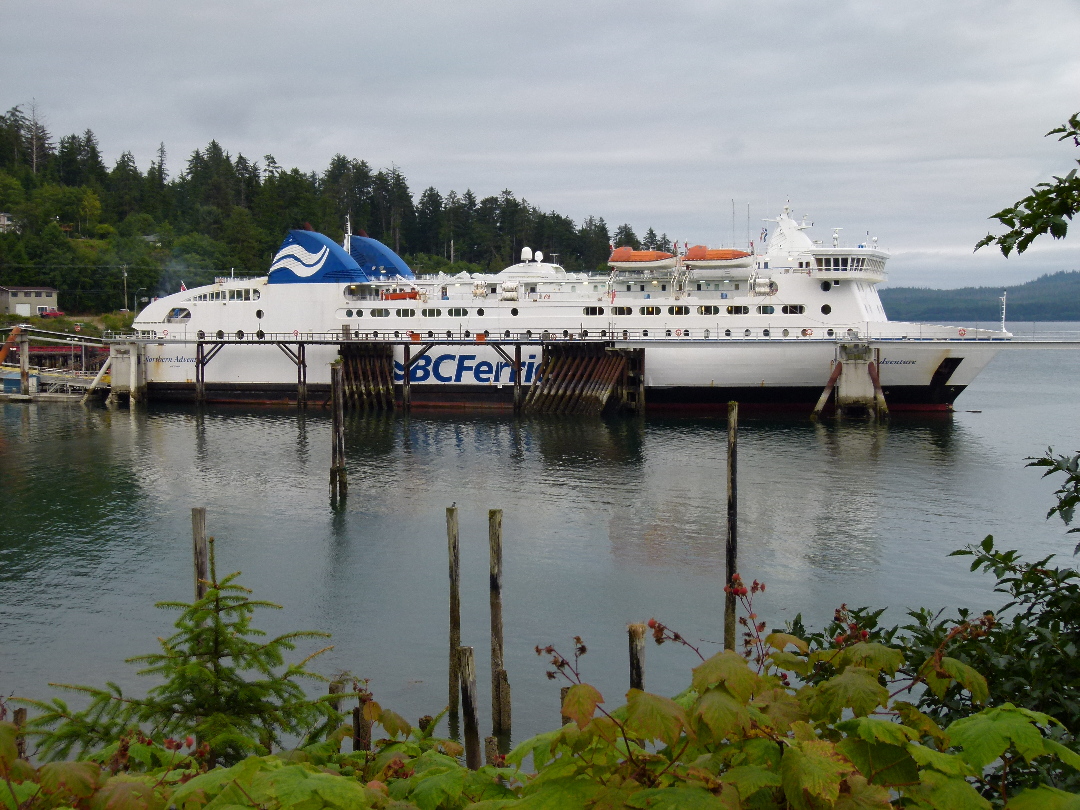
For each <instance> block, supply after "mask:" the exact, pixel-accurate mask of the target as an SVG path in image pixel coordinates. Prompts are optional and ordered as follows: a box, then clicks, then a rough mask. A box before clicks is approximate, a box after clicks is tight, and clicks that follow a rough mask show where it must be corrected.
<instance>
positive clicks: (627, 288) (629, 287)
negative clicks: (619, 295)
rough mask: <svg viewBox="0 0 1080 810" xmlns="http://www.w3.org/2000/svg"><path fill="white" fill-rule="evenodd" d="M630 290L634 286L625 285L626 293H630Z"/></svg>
mask: <svg viewBox="0 0 1080 810" xmlns="http://www.w3.org/2000/svg"><path fill="white" fill-rule="evenodd" d="M632 289H634V285H633V284H627V285H626V291H627V292H630V291H631V290H632Z"/></svg>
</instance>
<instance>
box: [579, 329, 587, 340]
mask: <svg viewBox="0 0 1080 810" xmlns="http://www.w3.org/2000/svg"><path fill="white" fill-rule="evenodd" d="M581 336H582V337H583V338H587V337H588V336H589V330H588V329H582V330H581Z"/></svg>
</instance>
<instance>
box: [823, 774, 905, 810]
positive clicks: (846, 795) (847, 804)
mask: <svg viewBox="0 0 1080 810" xmlns="http://www.w3.org/2000/svg"><path fill="white" fill-rule="evenodd" d="M845 781H846V783H847V785H846V787H847V790H845V791H843V792H842V793H841V794H840V798H839V799H837V800H836V804H834V805H833V806H832V810H892V808H893V807H894V806H895V805H893V803H892V801H891V798H892V797H891V796H890V795H889V791H887V790H886V789H885V788H883V787H880V786H878V785H871V784H870V783H869V782H867V781H866V779H864V778H863V777H862V776H861V775H859V774H857V773H853V774H851V775H850V776H849V777H848V778H847V779H846V780H845Z"/></svg>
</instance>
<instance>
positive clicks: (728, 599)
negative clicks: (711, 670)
mask: <svg viewBox="0 0 1080 810" xmlns="http://www.w3.org/2000/svg"><path fill="white" fill-rule="evenodd" d="M727 450H728V455H727V555H726V565H725V567H724V573H725V575H726V583H725V584H726V585H731V580H732V578H733V577H734V576H735V574H736V573H737V572H738V570H739V531H738V530H739V486H738V483H739V482H738V461H739V403H738V402H729V403H728V434H727ZM724 597H725V598H724V649H725V650H734V649H735V594H734V592H733V591H732V590H731V589H730V588H729V589H728V591H727V592H726V593H725V594H724Z"/></svg>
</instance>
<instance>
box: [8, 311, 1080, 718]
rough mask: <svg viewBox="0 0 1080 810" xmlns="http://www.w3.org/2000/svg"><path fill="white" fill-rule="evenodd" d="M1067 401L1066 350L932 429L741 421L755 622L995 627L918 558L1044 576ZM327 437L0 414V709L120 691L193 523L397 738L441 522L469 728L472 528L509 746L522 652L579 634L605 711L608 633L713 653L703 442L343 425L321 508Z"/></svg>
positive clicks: (441, 424)
mask: <svg viewBox="0 0 1080 810" xmlns="http://www.w3.org/2000/svg"><path fill="white" fill-rule="evenodd" d="M1068 326H1070V325H1065V328H1067V327H1068ZM1071 326H1072V328H1080V325H1075V324H1074V325H1071ZM1040 328H1046V329H1052V328H1062V325H1059V324H1058V325H1052V324H1047V325H1045V327H1043V326H1042V325H1040ZM1024 329H1025V331H1026V333H1028V334H1030V326H1027V327H1024ZM1078 402H1080V351H1075V350H1072V351H1045V350H1042V351H1009V352H1004V353H1002V354H1001V355H999V356H998V357H997V359H995V360H994V362H993V363H992V364H991V365H990V366H989V367H988V368H987V370H986V371H985V372H984V373H983V375H982V376H981V377H980V378H979V379H978V380H977V381H976V384H975V385H974V386H973V387H972V388H971V389H969V390H968V391H967V392H966V393H965V394H964V395H963V396H962V397H961V398H960V400H959V401H958V403H957V408H958V410H957V412H956V413H955V414H953V415H952V416H944V417H937V418H931V419H916V420H913V419H910V418H894V419H893V420H892V421H891V422H889V423H888V424H886V425H870V424H867V423H865V422H847V423H835V422H833V421H831V420H830V421H826V422H824V423H822V424H819V425H812V424H810V423H809V422H808V421H805V420H802V419H788V420H777V419H775V418H770V419H755V418H750V417H748V416H745V415H744V418H743V419H742V424H741V433H740V455H739V459H740V519H741V528H740V532H741V543H740V568H741V570H742V572H743V574H744V576H746V577H747V578H748V579H750V578H758V579H763V580H765V581H766V582H767V583H768V591H767V594H766V598H764V599H763V601H761V602H760V603H759V607H760V613H761V614H762V615H763V616H765V617H766V618H767V619H768V620H769V622H770V624H771V625H773V626H775V625H779V624H782V623H783V622H784V621H787V620H789V619H790V618H792V617H793V616H794V615H795V614H796V613H797V612H799V611H802V612H803V613H804V614H805V615H806V617H807V619H808V621H809V622H810V623H811V624H813V625H818V626H820V625H821V624H822V623H823V622H824V621H826V620H827V619H828V618H829V617H830V616H831V615H832V611H833V609H834V608H835V607H836V606H837V605H838V604H839V603H840V602H848V603H849V604H856V605H864V604H871V605H879V606H882V605H889V606H891V607H892V608H893V609H894V610H893V615H894V616H895V617H896V618H898V619H899V618H901V617H902V610H903V608H905V607H911V606H917V605H926V606H932V607H946V606H947V607H955V606H958V605H968V606H972V607H996V606H997V605H998V604H1000V602H1001V599H1000V598H999V597H998V596H997V595H994V594H993V593H991V591H990V586H989V583H988V581H987V580H985V579H982V578H980V577H978V576H975V575H972V574H969V573H967V566H966V564H965V563H964V562H963V560H957V559H949V558H947V557H946V555H947V553H948V552H949V551H951V550H953V549H955V548H958V547H960V546H962V545H964V544H966V543H969V542H973V541H977V540H979V539H981V538H982V537H983V536H984V535H986V534H987V533H993V534H995V535H996V536H997V537H998V539H999V542H1000V543H1001V544H1002V545H1004V546H1008V547H1017V548H1020V549H1022V550H1025V551H1027V552H1028V553H1030V554H1036V553H1040V554H1041V553H1050V552H1057V553H1060V554H1063V555H1064V556H1065V557H1066V558H1069V557H1070V555H1071V550H1072V546H1073V544H1074V542H1075V537H1073V538H1072V539H1071V540H1070V539H1069V538H1068V537H1067V536H1066V535H1065V529H1064V527H1063V526H1062V524H1061V523H1060V522H1059V521H1057V520H1056V519H1055V521H1053V522H1047V521H1045V520H1044V515H1045V513H1046V510H1047V509H1048V508H1049V507H1050V506H1051V505H1052V503H1053V500H1052V497H1051V494H1050V493H1051V491H1052V489H1053V488H1054V487H1053V486H1051V485H1050V484H1049V483H1048V482H1045V481H1041V480H1040V474H1039V472H1038V471H1036V470H1030V469H1025V467H1024V458H1025V457H1027V456H1031V455H1037V454H1039V453H1041V452H1043V451H1045V449H1046V448H1047V446H1050V445H1052V446H1053V447H1054V448H1055V449H1056V450H1058V451H1060V452H1067V451H1074V450H1076V449H1080V421H1078V419H1077V416H1078V413H1080V409H1078V406H1077V403H1078ZM329 432H330V422H329V418H328V416H327V415H326V414H324V413H323V412H321V411H318V410H315V411H312V412H310V413H308V414H306V415H297V414H296V413H295V412H289V411H284V410H264V411H243V410H230V409H214V410H208V411H206V412H204V413H198V412H196V411H194V410H190V409H187V410H184V409H164V408H151V409H150V410H148V411H139V412H136V413H134V414H132V413H129V412H128V411H126V410H120V411H116V412H112V413H110V412H108V411H105V410H102V409H93V410H89V411H87V410H83V409H82V408H80V407H78V406H67V405H57V404H43V405H40V406H25V405H4V404H0V491H2V492H3V503H4V509H3V513H2V520H0V692H2V693H3V694H4V695H10V694H12V693H14V694H17V695H25V696H33V697H39V698H44V697H48V696H50V695H51V694H52V692H51V690H50V689H49V687H48V686H47V683H48V682H49V681H57V682H75V683H93V684H100V683H102V682H103V681H105V680H106V679H107V678H108V679H114V680H118V681H120V682H121V684H123V685H124V686H125V687H128V688H131V687H135V688H136V689H142V688H144V687H145V684H142V683H138V681H139V680H140V679H139V678H137V677H136V676H135V675H134V670H133V668H131V667H130V666H128V665H125V664H123V663H122V660H123V659H124V658H125V657H127V656H131V655H136V654H139V653H142V652H149V651H151V650H152V649H153V648H154V646H155V639H156V638H157V637H158V636H162V635H165V634H167V633H168V632H169V631H170V628H171V621H172V619H173V614H170V613H167V612H164V611H158V610H154V609H153V608H152V607H151V605H152V604H153V602H154V601H156V600H160V599H189V598H190V595H191V589H192V584H191V571H190V567H191V550H190V549H191V545H190V542H191V541H190V508H191V507H192V506H198V505H203V506H206V507H207V508H208V511H209V518H208V522H209V527H210V533H211V534H213V535H215V536H216V537H217V538H218V541H219V543H218V546H219V548H218V552H219V554H218V567H219V570H221V571H233V570H238V569H239V570H242V571H243V572H244V577H243V580H242V582H244V583H245V584H246V585H248V586H249V587H252V588H253V589H254V590H255V593H256V595H257V596H260V597H263V598H268V599H271V600H273V601H276V602H278V603H280V604H281V605H283V607H284V610H281V611H275V612H268V613H266V614H265V615H263V616H262V618H261V620H260V621H259V622H258V624H259V626H262V627H264V628H265V629H267V630H270V631H285V630H292V629H322V630H327V631H329V632H331V633H333V637H334V638H333V643H334V644H335V645H336V646H335V648H334V650H333V651H332V652H331V653H330V654H328V655H327V656H325V657H324V658H323V659H322V663H321V665H320V667H319V669H320V670H321V671H323V672H326V673H330V672H334V671H338V670H350V671H352V672H355V673H357V674H359V675H361V676H363V677H368V678H370V680H371V687H372V689H373V690H374V692H375V694H376V698H377V699H378V700H379V701H380V702H382V703H383V705H386V706H389V707H392V708H394V709H395V710H397V711H399V712H401V713H402V714H404V715H406V716H407V717H410V718H416V717H418V716H420V715H421V714H428V713H431V714H434V713H436V712H438V711H439V710H440V709H441V708H442V707H443V706H444V705H445V702H446V695H445V690H446V671H445V667H446V649H445V648H446V624H447V620H446V604H447V580H446V540H445V512H444V510H445V507H447V506H449V505H450V504H451V503H452V502H456V503H457V505H458V507H459V510H460V517H461V538H462V576H463V599H462V601H463V606H462V609H463V623H464V628H463V636H464V641H465V643H467V644H472V645H474V646H475V647H476V648H477V669H478V672H479V673H480V690H481V700H480V705H481V707H482V709H484V716H482V718H481V723H482V728H483V727H490V726H489V724H488V720H487V718H486V715H487V706H488V705H489V700H488V697H487V683H486V672H487V660H488V659H487V644H488V615H487V510H488V509H489V508H501V509H503V510H504V535H505V541H504V542H505V552H504V553H505V577H504V598H505V609H504V610H505V619H504V621H505V626H506V636H507V641H506V647H507V653H506V657H507V668H508V670H509V673H510V680H511V685H512V687H513V690H514V737H515V738H516V739H522V738H523V737H524V736H527V735H531V734H533V733H536V732H538V731H541V730H545V729H547V728H550V727H552V726H553V724H554V723H555V722H557V719H558V684H554V683H551V682H549V681H548V680H547V679H546V678H545V677H544V669H545V667H544V663H543V662H542V661H541V660H540V659H538V658H537V657H536V655H535V654H534V653H533V651H532V650H533V647H534V645H536V644H541V645H543V644H547V643H555V644H556V645H557V646H559V647H561V648H563V649H564V651H566V652H569V651H570V647H571V646H572V645H571V642H570V639H571V637H572V636H574V635H575V634H581V635H583V636H584V637H585V640H586V642H587V643H588V645H589V653H588V655H586V656H585V658H584V659H583V664H584V670H585V674H586V677H587V678H588V679H589V680H590V681H591V682H592V683H594V684H596V685H597V686H598V687H599V688H600V689H601V691H602V692H603V693H604V694H605V696H606V697H607V699H608V702H609V703H614V702H617V701H619V700H621V698H622V694H623V692H624V691H625V688H626V681H627V675H626V666H627V665H626V636H625V626H626V624H627V623H628V622H632V621H644V620H646V619H648V618H649V617H650V616H656V617H658V618H660V619H662V620H663V621H665V622H666V623H668V624H669V625H671V626H673V627H675V628H676V629H678V630H680V632H682V633H683V634H684V635H686V636H687V637H688V638H691V639H699V638H701V639H717V638H719V637H720V636H721V635H722V613H723V593H722V585H723V583H722V578H723V526H724V520H725V490H724V468H725V461H726V457H725V442H726V424H725V421H724V420H723V419H700V418H698V419H686V420H676V419H646V420H632V419H627V420H611V421H602V420H580V421H566V422H554V421H544V420H522V421H515V420H514V419H512V418H510V417H502V416H500V417H490V416H453V417H450V416H434V417H429V416H414V417H412V418H411V419H403V418H397V417H390V418H359V417H355V418H352V419H350V421H349V422H348V435H347V456H348V463H349V475H350V487H351V489H350V495H349V498H348V502H347V505H346V507H345V508H344V509H343V510H340V511H338V512H334V511H332V510H331V508H330V504H329V499H328V495H327V477H328V467H329V455H330V449H329V446H330V445H329ZM311 649H313V647H312V648H311ZM691 664H692V661H691V659H690V657H689V656H688V655H687V653H686V652H685V651H683V650H677V649H672V648H670V647H669V646H665V647H663V648H656V647H650V649H649V651H648V663H647V687H648V688H650V689H651V690H653V691H658V692H662V693H673V692H675V691H677V690H678V689H680V688H682V686H683V685H684V684H685V682H686V680H687V678H688V667H689V666H690V665H691Z"/></svg>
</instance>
